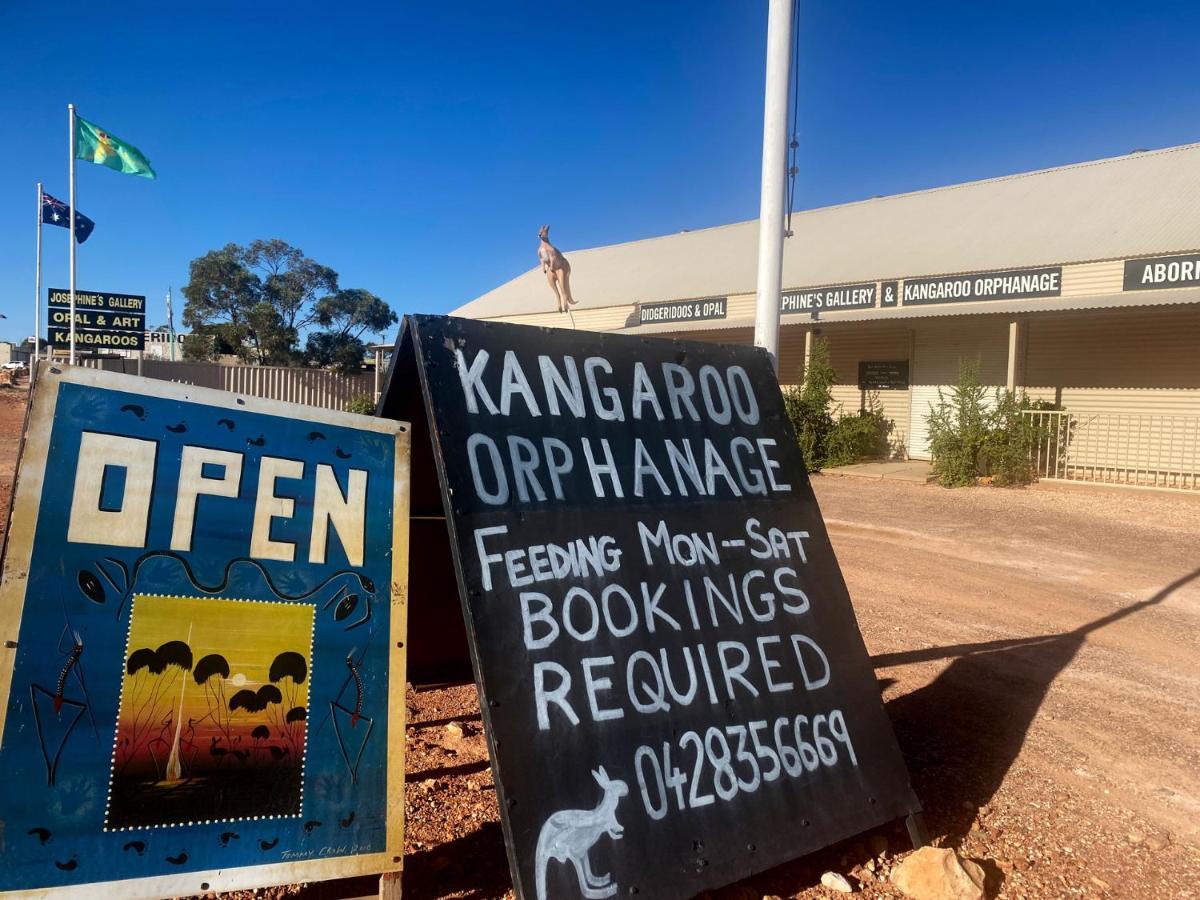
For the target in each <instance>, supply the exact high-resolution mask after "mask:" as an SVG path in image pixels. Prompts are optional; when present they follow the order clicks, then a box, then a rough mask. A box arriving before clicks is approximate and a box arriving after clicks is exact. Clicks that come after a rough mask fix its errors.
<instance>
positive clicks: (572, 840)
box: [534, 766, 629, 900]
mask: <svg viewBox="0 0 1200 900" xmlns="http://www.w3.org/2000/svg"><path fill="white" fill-rule="evenodd" d="M592 777H593V778H595V779H596V782H597V784H599V785H600V789H601V790H602V791H603V794H602V795H601V797H600V802H599V803H597V804H596V808H595V809H562V810H559V811H558V812H556V813H554V814H553V815H551V816H550V818H548V819H547V820H546V824H545V825H543V826H542V830H541V832H540V833H539V834H538V842H537V853H536V855H535V857H534V866H535V867H536V868H535V873H534V876H535V878H536V881H537V900H546V870H547V868H548V867H549V865H550V860H552V859H553V860H557V861H558V862H563V863H565V862H569V863H570V864H571V865H572V866H574V868H575V875H576V877H577V878H578V879H579V890H580V891H581V892H582V893H583V896H584V897H586V898H588V900H600V898H602V897H612V896H613V895H615V894H616V893H617V885H616V884H615V883H614V882H613V880H612V875H597V874H596V873H595V872H593V871H592V863H591V860H589V859H588V853H589V852H591V849H592V847H594V846H595V845H596V843H597V842H598V841H599V840H600V838H602V837H603V836H604V835H605V834H607V835H608V836H609V837H610V838H612V839H613V840H614V841H615V840H619V839H620V838H621V836H622V835H623V834H624V833H625V829H624V828H622V827H621V824H620V823H619V822H618V821H617V804H618V803H620V802H621V798H622V797H624V796H626V795H628V793H629V785H627V784H626V783H625V782H623V781H619V780H617V779H613V778H609V777H608V773H607V772H605V771H604V767H603V766H601V767H600V768H599V769H593V770H592Z"/></svg>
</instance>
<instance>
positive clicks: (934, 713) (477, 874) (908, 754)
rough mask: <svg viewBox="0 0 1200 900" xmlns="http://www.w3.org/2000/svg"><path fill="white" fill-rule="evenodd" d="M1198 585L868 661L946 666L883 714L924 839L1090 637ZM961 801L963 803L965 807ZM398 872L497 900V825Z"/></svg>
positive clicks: (1012, 756)
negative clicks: (1005, 636)
mask: <svg viewBox="0 0 1200 900" xmlns="http://www.w3.org/2000/svg"><path fill="white" fill-rule="evenodd" d="M1197 578H1200V569H1197V570H1195V571H1193V572H1191V573H1190V574H1188V575H1185V576H1183V577H1181V578H1178V579H1176V580H1175V581H1173V582H1171V583H1170V584H1168V585H1166V586H1165V587H1163V589H1162V590H1160V591H1158V592H1157V593H1156V594H1155V595H1154V596H1152V597H1150V598H1148V599H1146V600H1142V601H1140V602H1138V603H1133V604H1131V605H1129V606H1126V607H1123V608H1122V609H1119V610H1116V611H1115V612H1113V613H1110V614H1109V615H1106V616H1102V617H1100V618H1098V619H1095V620H1094V621H1091V622H1087V623H1085V624H1083V625H1081V626H1080V627H1078V628H1076V629H1074V630H1072V631H1068V632H1063V633H1060V634H1047V635H1039V636H1034V637H1027V638H1015V639H1009V640H999V641H988V642H983V643H974V644H956V645H951V646H947V647H935V648H929V649H923V650H912V651H906V652H903V653H887V654H881V655H879V656H875V657H872V660H871V661H872V663H873V664H874V666H875V668H876V669H884V668H890V667H894V666H903V665H911V664H914V663H922V662H931V661H934V660H941V659H950V660H952V662H951V663H950V665H949V666H947V667H946V669H945V670H944V671H943V672H942V673H941V674H940V675H939V676H938V677H937V678H936V679H934V680H933V681H932V682H931V683H930V684H929V685H927V686H926V687H924V688H921V689H920V690H917V691H914V692H912V693H910V694H905V695H904V696H901V697H897V698H896V699H894V700H892V701H890V702H888V703H887V705H886V708H887V712H888V715H889V716H890V718H891V720H892V724H893V726H894V728H895V731H896V737H897V739H898V740H899V742H900V747H901V749H902V750H903V752H904V755H905V758H906V760H907V762H908V767H909V772H910V774H911V775H912V779H913V785H914V787H915V789H916V792H917V796H918V797H920V798H921V799H922V801H923V803H924V804H925V808H926V812H927V823H928V826H929V832H930V836H931V837H933V838H936V839H940V840H939V843H941V844H943V845H948V846H958V845H959V844H960V843H961V842H962V840H963V838H964V837H965V836H966V835H967V833H968V831H969V829H970V827H971V824H972V822H973V821H974V819H975V815H976V812H977V810H978V808H979V807H980V806H983V805H985V804H986V803H987V802H988V801H989V800H990V799H991V798H992V796H993V795H994V794H995V793H996V791H997V790H999V788H1000V785H1001V784H1002V782H1003V781H1004V777H1005V775H1007V774H1008V771H1009V769H1010V768H1011V767H1012V765H1013V763H1014V762H1015V760H1016V758H1017V755H1018V754H1019V753H1020V751H1021V747H1022V745H1023V744H1024V743H1025V737H1026V735H1027V734H1028V733H1029V729H1030V727H1031V726H1032V724H1033V720H1034V718H1035V716H1036V715H1037V713H1038V710H1039V709H1040V708H1041V706H1042V703H1043V702H1044V701H1045V698H1046V694H1047V692H1048V691H1049V690H1050V687H1051V685H1052V684H1053V683H1054V681H1055V679H1056V678H1058V676H1059V675H1060V674H1061V673H1062V672H1063V670H1064V669H1066V667H1067V666H1069V665H1070V664H1071V662H1072V661H1073V660H1074V659H1075V657H1076V655H1077V654H1078V653H1079V650H1080V648H1081V647H1083V645H1084V644H1085V643H1086V642H1087V639H1088V637H1089V636H1090V635H1092V634H1094V633H1095V632H1097V631H1099V630H1100V629H1103V628H1105V627H1107V626H1109V625H1112V624H1114V623H1115V622H1118V621H1120V620H1122V619H1125V618H1127V617H1129V616H1132V615H1136V614H1138V613H1140V612H1143V611H1145V610H1146V609H1148V608H1149V607H1152V606H1155V605H1157V604H1159V603H1162V602H1163V601H1164V600H1166V599H1167V598H1168V597H1169V596H1171V594H1172V593H1174V592H1175V591H1177V590H1178V589H1180V588H1182V587H1184V586H1185V585H1187V584H1188V583H1190V582H1192V581H1194V580H1196V579H1197ZM894 683H895V679H891V678H886V677H884V678H880V679H879V686H880V690H881V691H882V690H885V689H886V688H887V687H889V686H890V685H892V684H894ZM483 765H486V764H483ZM429 774H430V773H422V774H421V775H418V776H415V777H417V778H421V777H428V776H429ZM410 777H412V776H410ZM964 803H969V804H970V808H969V809H967V808H966V807H965V806H964ZM880 838H882V839H883V840H884V841H886V843H887V847H888V851H889V852H891V853H901V852H904V851H905V850H907V849H908V848H909V846H910V845H909V843H908V837H907V833H906V831H905V828H904V825H903V823H902V822H895V823H891V824H888V825H885V826H881V827H880V828H878V829H876V830H875V831H873V832H870V833H868V834H864V835H860V836H858V837H855V838H851V839H849V840H846V841H842V842H841V843H839V844H836V845H834V846H832V847H827V848H825V849H824V850H821V851H818V852H817V853H813V854H810V855H809V856H806V857H804V858H802V859H797V860H793V861H792V862H789V863H785V864H784V865H781V866H778V867H776V868H774V869H771V870H769V871H767V872H763V873H761V874H760V875H756V876H754V877H753V878H749V879H746V880H745V881H743V882H740V883H738V884H736V885H731V886H729V887H726V888H722V889H721V890H719V891H714V892H712V893H711V894H710V895H708V896H710V897H711V898H713V900H741V898H749V897H751V896H753V897H754V898H755V900H757V898H759V897H762V896H763V895H764V894H780V895H787V894H790V893H794V892H795V891H797V890H803V889H806V888H808V887H812V886H814V885H816V884H818V883H819V881H820V877H821V873H822V872H824V871H827V870H830V869H833V870H837V871H842V872H845V871H848V870H849V869H851V868H855V867H857V866H859V865H862V864H865V863H866V862H867V860H868V859H871V858H872V857H873V856H875V855H876V854H873V853H872V852H871V851H870V850H869V849H868V847H869V844H870V842H871V841H872V840H874V841H875V842H877V843H878V841H879V839H880ZM981 862H982V863H983V864H984V869H985V874H986V876H987V888H988V895H989V896H995V894H996V893H997V892H998V891H999V889H1000V887H1001V886H1002V882H1003V873H1002V872H1001V871H1000V870H999V868H997V867H996V866H995V865H994V864H990V863H989V862H988V861H981ZM404 866H405V871H404V895H405V897H407V898H411V900H427V898H434V897H444V896H447V895H450V894H457V895H461V896H463V897H464V898H467V900H484V898H489V897H497V896H500V895H502V894H503V892H504V890H507V889H508V887H509V885H510V882H509V880H508V873H507V861H506V858H505V852H504V839H503V836H502V834H501V830H500V826H499V825H498V824H496V823H488V824H486V825H484V826H483V827H482V828H480V829H478V830H477V831H474V832H471V833H470V834H468V835H465V836H463V837H461V838H459V839H457V840H454V841H449V842H447V843H445V844H441V845H439V846H437V847H434V848H431V849H429V850H423V851H420V852H417V853H412V854H409V855H408V856H407V857H406V858H405V861H404ZM501 884H503V886H504V887H503V888H500V885H501ZM481 885H487V886H488V887H487V888H481V887H480V886H481Z"/></svg>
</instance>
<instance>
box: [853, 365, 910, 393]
mask: <svg viewBox="0 0 1200 900" xmlns="http://www.w3.org/2000/svg"><path fill="white" fill-rule="evenodd" d="M858 389H859V390H860V391H906V390H908V360H907V359H891V360H879V359H863V360H859V363H858Z"/></svg>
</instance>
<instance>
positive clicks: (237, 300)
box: [183, 239, 338, 365]
mask: <svg viewBox="0 0 1200 900" xmlns="http://www.w3.org/2000/svg"><path fill="white" fill-rule="evenodd" d="M337 282H338V275H337V272H335V271H334V270H333V269H331V268H329V267H328V266H325V265H321V264H320V263H318V262H316V261H315V260H313V259H310V258H309V257H307V256H305V255H304V253H303V251H301V250H300V249H299V248H298V247H293V246H292V245H290V244H288V243H287V242H286V241H281V240H279V239H271V240H256V241H253V242H252V243H251V244H250V245H249V246H248V247H243V246H240V245H238V244H226V245H225V246H224V247H222V248H221V249H220V250H212V251H209V252H208V253H206V254H205V255H204V256H200V257H197V258H196V259H194V260H192V263H191V268H190V275H189V280H188V283H187V284H186V285H185V286H184V288H183V296H184V298H185V301H186V302H185V304H184V308H183V323H184V324H185V325H187V326H188V327H189V328H191V330H192V333H193V334H204V335H209V336H211V338H212V340H211V342H203V341H202V342H196V347H195V348H194V349H193V350H192V351H191V353H192V354H193V355H190V356H189V358H196V356H195V355H194V354H203V353H204V351H205V350H206V349H207V348H206V347H205V346H204V345H205V344H206V343H211V345H212V349H211V351H210V352H211V353H220V352H222V351H223V350H225V349H226V348H228V349H229V351H231V352H234V353H237V354H238V355H239V356H241V357H242V358H243V359H245V360H247V361H252V362H259V363H263V364H265V365H289V364H294V363H296V362H299V361H300V360H301V358H302V357H301V354H300V335H301V332H302V331H303V330H304V329H305V328H306V327H308V326H309V325H311V324H312V322H313V321H314V316H315V315H316V312H315V305H314V300H315V298H317V297H318V296H320V295H321V294H323V293H333V294H336V293H337V290H338V283H337Z"/></svg>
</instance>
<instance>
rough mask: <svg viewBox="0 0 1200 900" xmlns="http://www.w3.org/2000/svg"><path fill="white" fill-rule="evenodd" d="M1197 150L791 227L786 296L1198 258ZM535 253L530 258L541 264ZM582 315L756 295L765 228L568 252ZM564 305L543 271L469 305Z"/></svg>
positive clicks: (836, 214) (482, 314) (527, 308)
mask: <svg viewBox="0 0 1200 900" xmlns="http://www.w3.org/2000/svg"><path fill="white" fill-rule="evenodd" d="M1198 213H1200V144H1187V145H1184V146H1181V147H1169V148H1166V149H1163V150H1154V151H1147V152H1142V153H1134V154H1130V155H1128V156H1119V157H1114V158H1112V159H1103V160H1097V161H1095V162H1087V163H1077V164H1075V165H1070V166H1063V167H1061V168H1057V169H1044V170H1042V171H1038V172H1029V173H1025V174H1021V175H1010V176H1007V177H1004V178H993V179H989V180H987V181H974V182H969V183H967V184H960V185H953V186H950V187H943V188H935V189H932V190H927V191H919V192H916V193H911V194H897V195H895V196H891V197H882V198H878V199H873V200H864V201H860V202H857V203H847V204H844V205H841V206H829V207H825V208H822V209H813V210H807V211H805V212H801V213H798V214H796V215H794V216H793V217H792V229H793V231H794V233H795V234H794V236H793V237H791V238H789V239H788V240H787V242H786V243H785V246H784V266H783V270H784V271H783V284H784V288H785V289H787V288H795V287H816V286H820V285H827V284H846V283H853V282H859V281H875V280H880V279H884V278H903V277H912V276H917V275H935V274H943V273H952V272H974V271H983V270H987V269H1005V268H1019V267H1023V266H1036V265H1054V264H1059V263H1070V262H1083V261H1089V260H1100V259H1119V258H1122V257H1128V256H1142V255H1150V254H1160V253H1170V252H1172V251H1184V250H1192V249H1196V248H1200V214H1198ZM535 251H536V246H535V245H533V244H531V245H530V248H529V255H530V258H531V259H532V258H534V255H535ZM565 253H566V255H567V258H568V259H569V260H570V263H571V289H572V293H573V294H574V295H575V299H576V300H578V301H579V306H580V307H581V308H585V309H587V308H596V307H604V306H618V305H626V304H631V303H639V302H653V301H658V300H682V299H690V298H697V297H708V296H723V295H731V294H747V293H753V292H754V289H755V266H756V263H757V253H758V222H757V220H755V221H750V222H740V223H738V224H735V225H723V226H719V227H716V228H706V229H702V230H699V231H689V232H684V233H682V234H673V235H667V236H665V237H656V238H650V239H647V240H643V241H633V242H631V243H625V244H613V245H610V246H607V247H597V248H595V249H591V250H574V251H572V250H566V251H565ZM553 309H554V300H553V295H552V294H551V292H550V288H549V286H548V285H547V284H546V280H545V276H544V275H543V274H542V272H541V270H540V269H537V268H534V269H530V270H529V271H528V272H525V273H524V274H522V275H520V276H518V277H516V278H514V279H513V280H512V281H509V282H507V283H506V284H503V285H501V286H499V287H497V288H495V289H494V290H491V291H489V292H488V293H486V294H484V295H483V296H482V297H479V298H478V299H476V300H473V301H471V302H470V303H467V304H465V305H463V306H460V307H459V308H458V309H456V310H455V311H454V315H460V316H472V317H476V318H491V317H495V316H511V315H518V314H521V313H531V312H547V311H552V310H553Z"/></svg>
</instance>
